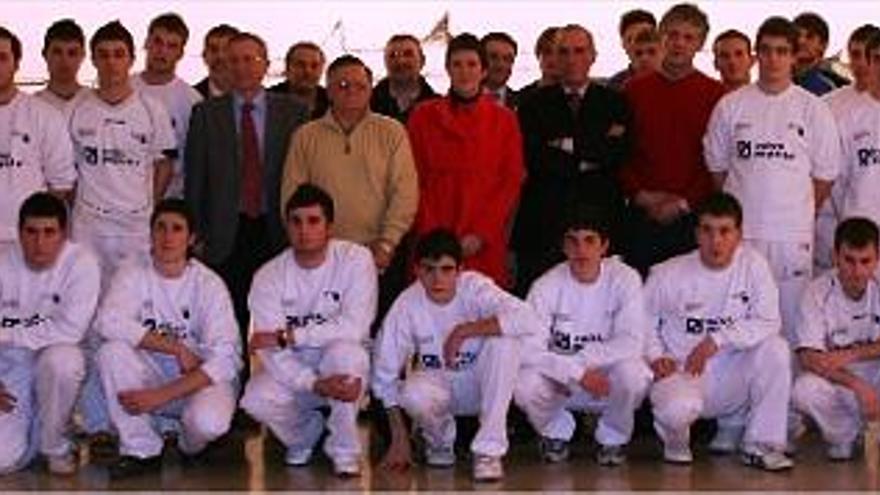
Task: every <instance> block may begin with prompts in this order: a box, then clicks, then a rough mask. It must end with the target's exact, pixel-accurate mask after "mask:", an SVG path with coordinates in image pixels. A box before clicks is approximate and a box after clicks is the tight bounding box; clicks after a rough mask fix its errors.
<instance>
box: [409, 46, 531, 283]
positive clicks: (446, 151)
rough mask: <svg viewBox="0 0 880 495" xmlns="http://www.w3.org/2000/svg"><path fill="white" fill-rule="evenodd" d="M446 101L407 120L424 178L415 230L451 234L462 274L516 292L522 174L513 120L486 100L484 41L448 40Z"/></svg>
mask: <svg viewBox="0 0 880 495" xmlns="http://www.w3.org/2000/svg"><path fill="white" fill-rule="evenodd" d="M446 72H447V73H448V74H449V79H450V81H451V85H452V87H451V89H450V90H449V94H448V95H447V96H446V97H445V98H438V99H434V100H430V101H426V102H424V103H421V104H419V106H417V107H416V108H415V110H413V113H412V114H411V115H410V117H409V120H408V121H407V127H408V129H409V136H410V141H411V143H412V149H413V155H414V157H415V161H416V168H417V169H418V173H419V212H418V214H417V215H416V221H415V226H414V229H415V232H416V234H417V235H421V234H424V233H426V232H428V231H430V230H432V229H434V228H437V227H445V228H447V229H450V230H452V231H453V232H454V233H455V234H456V235H457V236H458V238H459V240H460V241H461V244H462V248H463V250H464V255H465V258H464V266H465V268H469V269H473V270H477V271H480V272H482V273H484V274H486V275H488V276H490V277H492V278H493V279H494V280H495V281H496V282H497V283H498V284H499V285H501V286H502V287H506V288H507V287H510V286H511V278H510V274H509V273H508V271H507V267H506V257H507V233H508V230H509V229H508V223H509V221H510V217H511V215H512V212H513V208H514V206H515V205H516V202H517V199H518V197H519V192H520V184H521V183H522V181H523V178H524V176H525V172H524V167H523V154H522V153H523V150H522V137H521V135H520V131H519V123H518V122H517V119H516V114H514V113H513V112H512V111H510V110H508V109H507V108H505V107H503V106H501V105H499V104H498V103H497V102H495V101H494V100H493V99H492V98H491V97H490V96H487V95H484V94H483V93H482V89H481V87H480V82H481V81H482V79H483V77H484V76H485V75H486V57H485V52H484V51H483V48H482V47H481V46H480V42H479V40H477V38H476V37H475V36H473V35H471V34H467V33H466V34H461V35H459V36H456V37H455V38H453V39H452V40H451V41H450V42H449V46H448V48H447V50H446Z"/></svg>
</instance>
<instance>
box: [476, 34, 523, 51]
mask: <svg viewBox="0 0 880 495" xmlns="http://www.w3.org/2000/svg"><path fill="white" fill-rule="evenodd" d="M490 41H498V42H501V43H507V44H508V45H510V46H512V47H513V54H514V55H516V54H517V53H518V52H519V46H518V45H517V44H516V40H515V39H513V36H511V35H510V34H508V33H505V32H503V31H492V32H491V33H487V34H486V35H484V36H483V37H482V38H481V39H480V44H481V45H483V50H485V49H486V46H487V45H488V44H489V42H490Z"/></svg>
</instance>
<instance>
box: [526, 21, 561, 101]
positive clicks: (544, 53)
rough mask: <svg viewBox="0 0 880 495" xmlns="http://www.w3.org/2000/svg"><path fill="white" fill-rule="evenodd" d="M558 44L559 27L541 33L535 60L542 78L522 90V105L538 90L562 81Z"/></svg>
mask: <svg viewBox="0 0 880 495" xmlns="http://www.w3.org/2000/svg"><path fill="white" fill-rule="evenodd" d="M558 42H559V26H550V27H548V28H547V29H545V30H543V31H541V34H540V35H539V36H538V40H537V41H535V58H536V59H538V66H539V67H540V69H541V77H539V78H538V79H536V80H534V81H532V82H531V83H529V84H527V85H525V86H523V87H522V88H520V90H519V100H520V105H522V104H523V102H525V100H526V99H527V98H528V97H529V96H531V95H532V93H534V92H535V91H537V90H538V89H540V88H543V87H544V86H552V85H554V84H557V83H559V81H560V80H562V69H561V67H560V65H559V58H558V57H557V53H556V48H557V44H558Z"/></svg>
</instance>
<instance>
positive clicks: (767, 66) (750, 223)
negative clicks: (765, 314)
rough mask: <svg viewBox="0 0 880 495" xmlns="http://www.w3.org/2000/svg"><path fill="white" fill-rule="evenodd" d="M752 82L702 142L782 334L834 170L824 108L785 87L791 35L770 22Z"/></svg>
mask: <svg viewBox="0 0 880 495" xmlns="http://www.w3.org/2000/svg"><path fill="white" fill-rule="evenodd" d="M755 47H756V52H757V57H758V81H757V82H756V83H754V84H750V85H748V86H745V87H744V88H741V89H739V90H737V91H734V92H733V93H729V94H727V95H726V96H724V97H723V98H722V99H721V101H719V102H718V105H717V106H716V107H715V110H714V111H713V112H712V117H711V118H710V120H709V125H708V128H707V130H706V135H705V137H704V139H703V144H704V149H705V155H706V165H707V166H708V167H709V170H710V171H711V172H712V174H713V176H714V178H715V180H716V183H717V184H718V185H719V186H723V188H724V190H725V191H727V192H729V193H731V194H733V195H734V196H736V198H737V199H738V200H739V201H740V203H741V204H742V208H743V211H744V215H743V239H744V240H745V241H746V243H748V244H749V245H750V246H752V247H753V248H755V249H757V250H758V251H760V252H761V253H762V254H763V255H764V256H765V257H766V258H767V261H768V262H769V263H770V268H771V269H772V270H773V276H774V278H775V279H776V283H777V284H778V286H779V298H780V311H781V315H782V325H783V334H784V335H785V336H786V338H788V340H789V342H792V341H793V329H794V321H795V319H796V316H797V307H798V305H799V304H800V300H801V296H802V294H803V291H804V289H805V288H806V286H807V284H808V283H809V281H810V279H811V274H812V267H813V254H812V253H813V252H812V244H813V236H814V226H815V217H816V210H817V209H818V206H819V205H821V204H822V202H823V201H825V198H827V197H828V195H829V193H830V191H831V184H832V181H833V180H834V178H835V177H836V176H837V174H838V170H839V165H840V139H839V137H838V134H837V127H836V126H835V124H834V118H833V116H832V115H831V111H830V110H829V109H828V106H827V105H825V104H824V103H823V102H822V100H820V99H819V98H818V97H816V96H813V95H812V94H810V93H808V92H807V91H806V90H804V89H802V88H801V87H799V86H797V85H795V84H794V83H793V82H792V79H791V74H792V68H793V66H794V62H795V49H796V47H797V28H796V27H795V26H794V24H792V23H791V22H790V21H788V20H787V19H783V18H781V17H771V18H769V19H767V20H766V21H764V23H763V24H761V27H760V28H759V29H758V34H757V36H756V37H755Z"/></svg>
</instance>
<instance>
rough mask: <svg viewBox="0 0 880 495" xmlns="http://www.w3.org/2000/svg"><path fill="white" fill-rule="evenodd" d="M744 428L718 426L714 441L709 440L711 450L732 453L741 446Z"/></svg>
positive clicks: (714, 452)
mask: <svg viewBox="0 0 880 495" xmlns="http://www.w3.org/2000/svg"><path fill="white" fill-rule="evenodd" d="M742 434H743V429H742V428H739V427H729V428H721V427H719V428H718V431H717V432H715V436H714V437H713V438H712V441H711V442H709V452H712V453H713V454H732V453H734V452H736V450H737V448H739V442H740V441H741V440H742Z"/></svg>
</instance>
